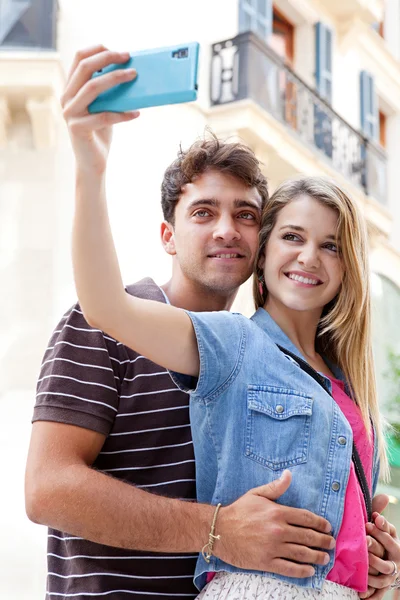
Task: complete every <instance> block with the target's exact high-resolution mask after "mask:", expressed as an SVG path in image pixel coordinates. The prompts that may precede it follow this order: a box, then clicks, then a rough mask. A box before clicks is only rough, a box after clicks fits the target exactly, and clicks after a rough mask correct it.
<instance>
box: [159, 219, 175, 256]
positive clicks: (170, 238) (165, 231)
mask: <svg viewBox="0 0 400 600" xmlns="http://www.w3.org/2000/svg"><path fill="white" fill-rule="evenodd" d="M161 242H162V245H163V247H164V250H165V252H166V253H167V254H169V255H170V256H175V254H176V249H175V237H174V228H173V226H172V225H171V223H168V221H163V222H162V223H161Z"/></svg>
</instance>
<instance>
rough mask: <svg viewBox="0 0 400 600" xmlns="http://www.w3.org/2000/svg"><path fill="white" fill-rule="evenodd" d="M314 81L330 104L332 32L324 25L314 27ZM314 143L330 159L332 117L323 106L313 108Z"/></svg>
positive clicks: (317, 24)
mask: <svg viewBox="0 0 400 600" xmlns="http://www.w3.org/2000/svg"><path fill="white" fill-rule="evenodd" d="M315 80H316V87H317V91H318V93H319V95H320V96H321V98H323V99H324V100H325V101H326V102H327V103H328V104H331V102H332V31H331V30H330V29H329V28H328V27H327V26H326V25H324V23H321V22H319V23H316V25H315ZM314 142H315V145H316V146H317V148H319V149H320V150H322V152H323V153H324V154H325V155H326V156H328V157H329V158H332V156H333V138H332V117H331V114H330V112H329V111H327V109H325V108H324V106H323V105H320V104H317V103H316V104H315V106H314Z"/></svg>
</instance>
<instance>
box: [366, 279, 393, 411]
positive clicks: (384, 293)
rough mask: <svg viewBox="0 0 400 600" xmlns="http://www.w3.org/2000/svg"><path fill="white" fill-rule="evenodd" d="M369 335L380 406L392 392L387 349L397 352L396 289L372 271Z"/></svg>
mask: <svg viewBox="0 0 400 600" xmlns="http://www.w3.org/2000/svg"><path fill="white" fill-rule="evenodd" d="M371 296H372V334H373V351H374V359H375V370H376V378H377V387H378V396H379V400H380V404H381V408H383V411H384V412H385V405H386V404H387V403H388V402H389V400H390V398H391V396H392V395H393V393H394V392H395V391H398V390H393V383H392V382H391V380H390V377H389V370H390V364H389V360H388V358H389V352H390V351H393V352H395V353H397V354H399V353H400V329H399V314H400V288H398V287H397V285H395V284H394V283H393V282H392V281H390V279H388V278H387V277H383V276H382V275H378V274H377V273H372V277H371Z"/></svg>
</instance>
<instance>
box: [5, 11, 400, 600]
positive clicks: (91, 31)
mask: <svg viewBox="0 0 400 600" xmlns="http://www.w3.org/2000/svg"><path fill="white" fill-rule="evenodd" d="M192 40H196V41H198V42H200V43H201V62H200V72H199V99H198V101H197V102H195V103H190V104H187V105H176V106H166V107H160V108H154V109H149V110H144V111H143V113H142V115H141V118H140V119H139V120H138V121H135V122H132V123H129V124H125V125H122V126H121V125H120V126H118V127H117V128H116V129H115V135H114V141H113V150H112V153H111V156H110V165H109V176H108V196H109V204H110V214H111V220H112V225H113V229H114V232H115V236H116V240H117V249H118V252H119V256H120V258H121V266H122V271H123V275H124V279H125V281H126V282H127V283H129V282H132V281H134V280H137V279H139V278H141V277H142V276H145V275H151V276H153V277H154V279H155V280H156V281H158V282H159V283H162V282H163V281H165V280H166V279H167V278H168V276H169V260H168V258H167V257H166V256H165V255H164V254H163V251H162V248H161V244H160V242H159V224H160V222H161V218H162V214H161V208H160V184H161V179H162V175H163V172H164V169H165V167H166V166H167V165H168V164H169V163H170V162H171V161H172V160H173V159H174V157H175V155H176V151H177V150H178V147H179V144H182V145H183V146H187V145H189V144H190V143H191V142H192V141H193V139H194V138H196V137H197V136H199V135H202V134H203V132H204V128H205V127H210V128H211V129H212V130H213V131H214V132H215V133H216V134H217V135H218V136H221V137H224V138H231V139H240V140H242V141H244V142H246V143H247V144H249V145H250V146H251V147H252V148H253V149H254V151H255V152H256V153H257V155H258V156H259V158H260V159H261V160H262V161H263V163H264V168H265V172H266V174H267V175H268V178H269V180H270V185H271V189H272V190H273V189H274V188H275V187H276V185H278V184H279V183H280V182H281V181H282V180H284V179H285V178H287V177H289V176H292V175H296V174H300V173H304V174H309V175H327V176H329V177H332V178H334V179H335V180H336V181H337V182H338V184H339V185H340V186H342V187H343V188H345V189H346V190H347V191H348V192H349V193H350V194H351V196H352V197H353V198H355V199H356V201H357V202H358V203H359V205H360V207H361V208H362V210H363V212H364V214H365V216H366V219H367V223H368V230H369V235H370V250H371V269H372V272H371V277H372V284H373V285H372V289H373V298H374V352H375V356H376V364H377V378H378V386H379V391H380V398H381V403H382V407H383V410H384V411H385V412H386V413H387V414H388V415H389V416H391V418H393V414H392V415H390V413H389V412H388V411H389V405H390V400H391V399H392V398H393V397H395V395H396V384H395V382H394V381H393V377H391V374H392V375H393V370H394V367H393V360H394V359H393V358H392V359H390V356H392V357H393V356H395V355H396V353H400V327H399V325H398V322H397V315H398V314H399V312H400V203H399V202H398V189H399V188H400V169H399V168H398V152H399V150H400V142H399V140H400V0H387V1H386V2H385V1H384V0H276V1H274V2H273V1H272V0H219V1H218V2H212V0H203V1H202V2H201V3H199V2H194V0H168V2H166V1H165V0H151V1H148V0H146V1H144V0H142V1H140V0H135V1H132V0H114V2H112V3H109V2H107V1H105V0H85V2H79V1H78V0H60V1H59V2H57V1H56V0H24V1H22V0H0V249H1V252H0V272H1V281H2V282H3V286H4V287H3V290H4V291H5V292H6V293H4V292H3V294H2V295H1V296H0V308H1V310H0V320H1V323H0V331H1V339H2V341H3V343H2V350H1V352H2V360H1V362H0V364H1V367H0V372H1V377H0V382H1V383H0V402H1V403H2V409H3V414H4V413H5V415H6V423H7V424H9V426H8V427H6V428H5V432H4V434H3V435H2V438H1V447H2V450H3V453H4V452H5V449H6V448H7V452H8V454H9V449H10V448H12V452H13V458H14V460H13V461H12V462H11V464H9V465H6V476H7V477H8V478H9V481H10V482H11V483H10V486H11V489H12V493H11V494H10V495H9V499H8V500H3V502H5V507H4V510H3V511H2V512H3V514H7V515H8V517H7V522H6V523H4V524H3V529H4V530H5V532H6V537H7V539H9V540H10V543H9V544H7V545H3V549H2V550H0V553H4V556H1V557H0V561H1V563H2V564H3V565H5V564H7V565H9V568H8V569H6V570H5V573H4V575H3V576H2V578H1V580H0V596H2V597H3V595H4V597H13V598H16V599H17V598H18V599H21V600H22V599H23V600H25V598H26V599H27V598H29V599H36V598H42V597H43V591H44V588H45V553H46V551H45V532H44V528H39V527H37V526H34V525H32V524H31V523H29V522H28V520H27V518H26V517H25V514H24V507H23V489H22V478H23V469H24V463H25V457H26V451H27V444H28V439H29V430H30V425H29V421H30V417H31V412H32V407H33V403H34V390H35V382H36V377H37V374H38V371H39V366H40V361H41V357H42V354H43V351H44V349H45V346H46V342H47V339H48V337H49V335H50V333H51V331H52V329H53V327H54V325H55V324H56V323H57V320H58V319H59V317H60V316H61V314H62V313H63V312H64V311H65V310H66V309H67V308H68V306H69V305H71V304H72V303H73V302H74V299H75V293H74V287H73V281H72V271H71V267H70V253H69V248H70V229H71V221H72V204H73V201H72V198H73V193H74V183H73V170H74V163H73V156H72V152H71V149H70V146H69V141H68V136H67V132H66V128H65V125H64V123H63V121H62V117H61V111H60V107H59V97H60V95H61V93H62V89H63V87H64V85H65V81H66V78H67V76H68V69H69V66H70V63H71V61H72V58H73V55H74V53H75V52H76V51H77V50H78V49H80V48H83V47H87V46H90V45H92V44H96V43H99V42H101V43H104V44H105V45H106V46H108V47H109V48H113V49H114V48H115V49H118V50H137V49H142V48H150V47H156V46H164V45H170V44H176V43H181V42H182V43H185V42H188V41H192ZM144 257H145V259H144ZM236 309H239V310H242V311H243V312H244V313H246V314H249V313H251V311H252V301H251V291H250V285H245V286H243V289H242V290H241V292H240V294H239V296H238V299H237V301H236ZM390 353H391V354H390ZM22 365H23V367H22ZM398 410H399V411H400V409H398ZM399 420H400V418H399ZM391 460H392V481H391V483H390V486H386V488H385V490H386V491H387V492H388V493H389V494H390V497H391V504H390V506H389V509H388V511H387V516H388V518H389V519H391V520H392V521H393V522H396V524H397V526H398V529H400V516H399V511H400V509H399V506H400V505H399V504H398V502H399V499H400V491H399V488H400V459H399V458H398V454H396V452H394V453H393V456H392V459H391ZM382 489H383V488H382ZM10 515H11V516H10ZM16 531H17V534H16ZM21 570H23V572H24V575H25V578H24V579H23V580H22V578H21V577H20V576H19V575H18V574H19V573H20V572H21Z"/></svg>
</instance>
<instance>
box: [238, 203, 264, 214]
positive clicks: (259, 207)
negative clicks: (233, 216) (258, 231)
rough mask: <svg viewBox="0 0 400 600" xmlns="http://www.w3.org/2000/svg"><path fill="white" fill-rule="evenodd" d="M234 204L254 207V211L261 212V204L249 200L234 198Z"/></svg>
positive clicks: (241, 206)
mask: <svg viewBox="0 0 400 600" xmlns="http://www.w3.org/2000/svg"><path fill="white" fill-rule="evenodd" d="M234 205H235V208H254V209H255V210H256V211H258V212H261V206H260V205H259V204H257V202H252V201H251V200H235V202H234Z"/></svg>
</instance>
